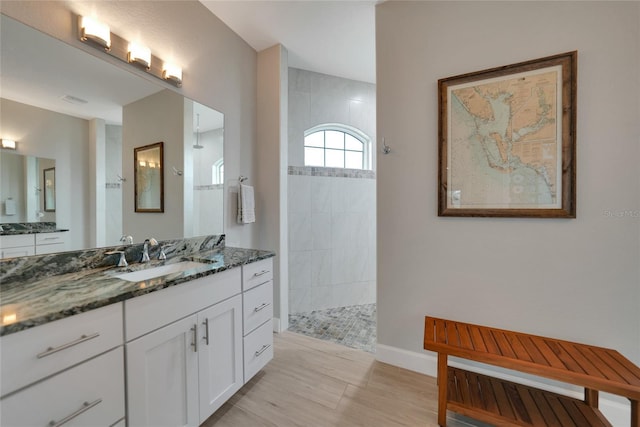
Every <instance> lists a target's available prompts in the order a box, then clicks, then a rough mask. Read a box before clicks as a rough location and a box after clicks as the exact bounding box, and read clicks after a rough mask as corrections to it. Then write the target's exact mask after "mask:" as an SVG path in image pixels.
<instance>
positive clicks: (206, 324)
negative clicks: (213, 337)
mask: <svg viewBox="0 0 640 427" xmlns="http://www.w3.org/2000/svg"><path fill="white" fill-rule="evenodd" d="M202 324H203V325H204V342H206V343H207V345H209V318H208V317H207V318H206V319H204V322H202Z"/></svg>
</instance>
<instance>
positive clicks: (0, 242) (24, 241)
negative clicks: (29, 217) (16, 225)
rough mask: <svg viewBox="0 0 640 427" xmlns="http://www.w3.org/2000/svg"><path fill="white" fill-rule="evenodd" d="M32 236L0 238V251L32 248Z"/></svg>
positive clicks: (20, 235)
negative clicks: (25, 247)
mask: <svg viewBox="0 0 640 427" xmlns="http://www.w3.org/2000/svg"><path fill="white" fill-rule="evenodd" d="M33 244H34V238H33V234H16V235H13V236H11V235H10V236H0V249H7V248H21V247H24V246H33Z"/></svg>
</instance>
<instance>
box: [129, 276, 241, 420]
mask: <svg viewBox="0 0 640 427" xmlns="http://www.w3.org/2000/svg"><path fill="white" fill-rule="evenodd" d="M125 313H126V322H125V324H126V325H125V330H126V335H127V341H128V342H127V344H126V348H127V388H128V390H127V391H128V393H127V395H128V400H129V402H128V403H129V405H128V407H129V414H128V421H129V422H128V425H129V426H151V425H153V426H164V425H173V426H198V425H199V424H201V423H202V422H204V421H205V420H206V419H207V418H208V417H209V416H210V415H211V414H213V412H214V411H215V410H216V409H218V408H219V407H220V406H221V405H222V404H223V403H224V402H225V401H227V400H228V399H229V398H230V397H231V396H232V395H233V394H234V393H235V392H236V391H238V390H239V389H240V387H241V386H242V385H243V360H242V295H241V270H240V269H239V268H237V269H232V270H227V271H224V272H222V273H217V274H214V275H211V276H207V277H203V278H200V279H196V280H193V281H191V282H188V283H184V284H181V285H179V286H174V287H170V288H167V289H164V290H161V291H158V292H152V293H150V294H147V295H144V296H141V297H138V298H133V299H131V300H127V301H125Z"/></svg>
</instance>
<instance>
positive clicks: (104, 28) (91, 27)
mask: <svg viewBox="0 0 640 427" xmlns="http://www.w3.org/2000/svg"><path fill="white" fill-rule="evenodd" d="M78 27H79V29H80V40H82V41H83V42H84V41H87V40H91V41H93V42H94V43H97V44H99V45H100V46H102V47H103V48H105V49H106V50H109V49H111V30H110V29H109V26H108V25H106V24H103V23H101V22H98V21H96V20H95V19H93V18H90V17H88V16H80V17H79V21H78Z"/></svg>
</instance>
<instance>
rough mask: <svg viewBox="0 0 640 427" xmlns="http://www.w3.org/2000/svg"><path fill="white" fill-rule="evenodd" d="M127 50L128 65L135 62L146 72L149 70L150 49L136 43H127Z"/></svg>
mask: <svg viewBox="0 0 640 427" xmlns="http://www.w3.org/2000/svg"><path fill="white" fill-rule="evenodd" d="M127 50H128V53H127V60H128V61H129V63H132V62H136V63H138V64H140V65H142V66H143V67H144V68H146V69H147V70H149V69H150V68H151V49H149V48H148V47H146V46H142V45H140V44H138V43H129V48H128V49H127Z"/></svg>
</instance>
